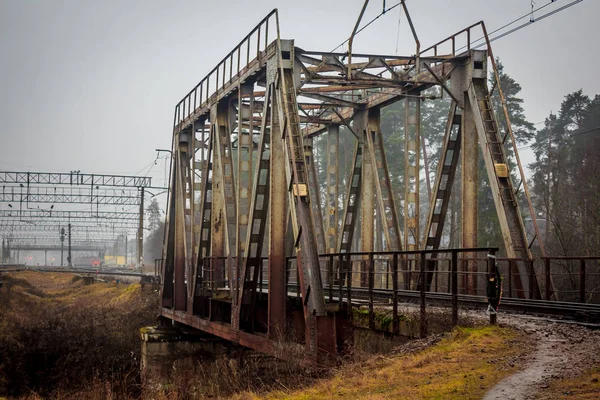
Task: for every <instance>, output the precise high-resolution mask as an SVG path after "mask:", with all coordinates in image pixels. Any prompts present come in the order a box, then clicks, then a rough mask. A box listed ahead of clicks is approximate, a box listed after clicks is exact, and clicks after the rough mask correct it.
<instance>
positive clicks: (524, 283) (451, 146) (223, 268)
mask: <svg viewBox="0 0 600 400" xmlns="http://www.w3.org/2000/svg"><path fill="white" fill-rule="evenodd" d="M402 7H403V8H404V11H405V15H406V16H407V18H408V22H409V24H410V26H411V29H412V32H413V34H414V39H415V43H416V52H415V55H412V56H389V55H381V54H356V53H352V52H351V51H349V52H348V53H335V52H321V51H312V50H306V49H303V48H301V47H297V46H296V43H295V41H294V40H287V39H283V38H281V37H280V36H279V24H278V13H277V10H273V11H272V12H271V13H269V14H268V15H267V16H266V17H265V18H264V19H263V20H262V21H261V22H260V23H259V24H258V25H257V26H256V27H254V29H252V31H251V32H250V33H249V34H248V35H247V36H246V37H245V38H244V39H243V40H242V41H241V42H240V43H239V44H238V45H237V46H236V47H234V49H233V50H232V51H231V52H230V53H228V54H227V55H226V56H225V57H224V58H223V60H222V61H221V62H220V63H219V64H218V65H217V66H215V68H214V69H213V70H212V71H211V72H210V73H209V74H208V75H207V76H206V77H205V78H204V79H202V81H200V83H199V84H198V85H196V86H195V87H194V88H192V90H191V91H190V92H188V93H187V94H186V95H185V96H184V98H183V99H182V100H181V101H180V102H179V103H178V104H177V105H176V107H175V115H174V126H173V154H174V156H173V162H172V165H171V174H170V196H169V200H168V213H167V218H168V219H167V234H166V238H165V244H164V249H163V260H162V266H161V271H162V273H161V275H162V279H161V281H162V282H163V285H162V287H161V295H160V302H161V308H160V309H161V315H162V316H163V318H164V320H165V322H167V323H168V321H170V320H172V321H177V322H180V323H183V324H186V325H189V326H193V327H195V328H198V329H201V330H203V331H206V332H208V333H211V334H213V335H216V336H219V337H221V338H224V339H227V340H230V341H232V342H234V343H238V344H240V345H243V346H247V347H250V348H253V349H257V350H260V351H263V352H266V353H269V354H275V355H279V356H281V352H280V351H279V350H278V349H280V348H281V347H280V344H281V343H282V342H283V343H288V344H290V345H294V344H298V343H299V344H302V345H304V346H305V354H306V357H307V358H308V359H309V360H312V361H316V362H321V361H324V360H327V359H329V358H330V357H331V356H336V355H338V354H339V353H340V352H341V351H343V347H344V345H343V343H344V341H345V340H346V339H347V333H348V329H349V328H348V327H349V322H348V321H349V318H351V315H352V312H351V308H352V305H353V304H355V303H356V301H357V298H356V294H355V292H356V293H359V292H360V293H363V294H362V296H363V297H362V299H363V301H366V304H368V306H369V309H370V314H369V315H370V316H369V318H372V315H373V307H374V304H375V302H376V298H377V296H376V295H375V288H377V290H380V291H381V290H383V291H387V292H386V293H388V294H390V296H391V297H392V298H393V299H394V300H393V302H392V303H393V307H394V321H395V322H394V324H396V322H397V304H398V301H399V300H398V298H399V296H400V295H401V293H404V294H407V293H409V292H410V293H422V294H421V296H422V299H425V298H426V296H425V293H434V292H442V291H445V292H447V293H451V292H453V291H454V292H458V291H462V292H463V294H464V295H472V296H475V295H481V292H482V290H485V282H486V274H487V273H488V272H490V271H491V270H493V269H495V268H501V270H502V271H503V273H504V274H507V275H506V277H508V279H510V286H511V287H510V295H509V296H511V297H514V298H515V299H530V300H534V299H541V298H542V297H543V298H544V299H547V300H558V299H559V297H560V295H561V294H559V293H558V292H556V291H555V290H554V288H553V286H554V285H553V282H554V279H555V278H556V276H555V275H554V271H556V269H557V267H556V265H554V264H552V262H550V261H547V262H546V264H545V263H542V265H541V266H538V265H537V264H536V265H535V267H534V261H533V257H532V253H531V251H530V247H531V245H532V243H530V242H529V241H528V239H527V235H526V231H525V228H524V224H523V214H525V216H529V217H530V218H531V220H532V222H533V226H534V229H535V238H537V239H538V243H539V246H540V248H541V251H542V255H545V253H544V247H543V243H541V240H539V239H540V238H541V236H540V234H539V230H538V227H537V223H536V218H535V212H534V210H533V206H532V204H531V200H530V198H529V192H528V188H527V183H526V180H525V176H524V173H523V169H522V166H521V163H520V160H519V156H518V152H517V149H516V144H515V138H514V133H513V130H512V127H511V124H510V118H509V114H508V111H507V106H506V100H505V97H504V94H503V92H502V88H501V87H500V86H499V85H495V86H494V87H491V88H490V87H488V78H489V77H490V75H491V76H493V77H494V78H495V80H496V82H498V81H499V79H498V78H499V75H498V69H497V66H496V64H495V59H494V54H493V52H492V48H491V46H490V41H489V38H488V36H487V32H486V28H485V24H484V23H483V22H480V23H477V24H474V25H472V26H469V27H467V28H465V29H463V30H461V31H460V32H457V33H455V34H453V35H451V36H449V37H447V38H445V39H444V40H441V41H440V42H438V43H436V44H434V45H432V46H430V47H427V48H422V47H421V46H420V42H419V40H418V38H417V34H416V31H415V29H414V26H413V25H412V21H411V20H410V17H409V14H408V10H407V9H406V4H405V3H402ZM480 36H481V37H483V38H484V42H483V49H482V50H476V49H474V47H473V42H474V38H476V37H480ZM351 42H352V39H350V48H351ZM433 88H435V90H437V91H439V92H442V93H443V95H444V96H447V97H448V98H450V99H451V100H452V101H451V104H450V107H449V109H447V110H446V111H447V113H448V117H447V124H446V128H445V134H444V138H443V143H441V147H442V151H441V158H440V159H439V160H438V168H437V171H436V174H435V182H434V184H433V188H432V191H431V197H430V198H431V201H430V203H429V208H428V210H429V211H428V213H427V215H425V216H424V217H425V221H426V222H425V223H424V224H423V225H422V224H421V215H420V210H421V205H420V176H421V172H420V171H421V153H422V152H421V146H422V138H421V135H420V114H421V103H422V102H423V101H424V100H425V99H426V98H427V97H428V96H429V94H428V93H430V90H432V89H433ZM493 92H497V94H498V95H499V98H500V99H501V103H502V117H503V119H504V120H505V121H506V124H505V125H504V126H500V125H499V123H498V117H499V116H497V115H495V112H494V108H493V107H492V103H491V95H492V93H493ZM396 102H403V104H404V115H403V118H404V119H403V133H404V152H405V155H404V158H405V161H404V180H403V182H404V187H403V191H404V198H403V201H402V202H401V203H400V204H397V203H396V200H395V198H394V195H393V194H394V188H393V187H392V182H391V177H390V173H389V167H388V160H387V158H386V148H385V141H384V138H385V136H386V135H387V134H388V132H385V131H383V130H382V127H381V110H382V109H383V108H384V107H386V106H388V105H390V104H393V103H396ZM342 133H345V135H342ZM317 137H321V138H322V139H320V140H325V141H326V151H325V152H324V154H323V152H321V154H316V153H315V152H314V151H313V139H314V138H317ZM342 141H351V142H352V143H353V146H354V155H353V157H352V162H351V165H350V171H349V173H348V175H347V176H346V177H344V176H342V174H341V172H340V171H341V169H342V168H341V167H342V166H341V165H340V154H339V153H340V152H339V148H340V143H341V142H342ZM234 144H235V145H234ZM509 147H512V149H513V150H514V154H515V161H516V165H517V168H516V171H511V168H510V165H509V163H508V159H507V148H509ZM317 157H318V158H317ZM479 158H482V159H483V160H484V162H485V169H484V171H479V168H478V161H479ZM317 162H318V163H319V164H321V165H325V166H326V168H325V169H326V182H324V183H325V185H324V186H325V190H323V191H322V190H320V182H319V181H318V176H317V173H316V168H315V164H316V163H317ZM459 165H460V166H461V167H460V171H461V174H460V177H457V173H456V172H457V170H458V166H459ZM479 173H484V174H486V175H487V177H488V179H489V182H490V189H491V192H492V197H493V200H494V204H495V207H496V211H497V215H498V220H499V224H500V228H501V231H502V237H503V239H504V243H503V245H504V246H503V247H504V251H505V255H506V259H505V260H504V261H503V262H502V263H503V265H502V266H500V265H499V266H495V265H492V266H491V267H488V266H489V265H490V264H489V263H488V261H485V262H484V264H483V265H482V264H481V262H480V260H479V258H482V257H483V258H484V259H485V258H486V256H485V254H483V255H482V254H481V249H478V248H477V247H478V243H477V223H478V215H477V196H478V189H479V188H478V186H477V185H478V178H477V177H478V174H479ZM515 177H516V178H515ZM455 181H456V182H455ZM342 185H344V186H343V187H342ZM453 190H459V193H460V196H461V201H462V220H461V223H460V229H461V231H460V237H461V242H462V247H463V249H461V250H460V251H459V250H454V251H444V250H441V249H440V246H441V245H442V238H443V231H444V226H445V223H446V214H447V211H448V206H449V202H450V196H451V193H452V191H453ZM321 197H322V198H321ZM520 199H522V200H523V203H524V204H526V208H525V209H524V210H521V209H520V208H519V200H520ZM400 217H402V218H400ZM376 219H379V221H380V222H381V224H380V226H381V228H380V229H381V231H382V232H381V234H382V235H383V239H384V240H383V242H384V252H374V250H375V246H374V237H375V234H374V231H375V220H376ZM401 222H402V224H401ZM458 257H460V259H461V261H460V262H458V261H457V260H458ZM290 260H292V262H291V261H290ZM378 260H379V261H378ZM594 262H596V261H594ZM449 263H450V264H451V266H450V267H449V266H448V264H449ZM537 263H538V264H539V262H537ZM382 265H386V267H385V268H384V267H382ZM382 268H383V269H382ZM489 268H491V270H490V269H489ZM453 270H454V271H455V272H454V273H453V274H451V273H450V272H448V271H453ZM584 270H585V268H584ZM443 273H446V276H445V277H441V276H442V274H443ZM459 273H460V278H459V277H458V276H459ZM448 276H454V278H451V279H450V280H449V278H448ZM584 276H585V273H584ZM382 279H383V281H382ZM440 279H441V280H443V281H444V282H445V284H444V287H443V288H442V287H441V286H440V283H439V282H440ZM556 279H558V278H556ZM383 282H385V283H383ZM290 285H291V286H293V287H294V288H295V289H294V290H293V291H292V292H290ZM382 285H384V286H382ZM577 290H581V288H580V289H577ZM401 291H403V292H401ZM365 293H366V295H365ZM588 294H589V293H587V292H586V289H585V285H584V289H583V296H584V297H585V296H587V295H588ZM423 301H424V300H423ZM539 301H541V300H539ZM394 326H396V325H394Z"/></svg>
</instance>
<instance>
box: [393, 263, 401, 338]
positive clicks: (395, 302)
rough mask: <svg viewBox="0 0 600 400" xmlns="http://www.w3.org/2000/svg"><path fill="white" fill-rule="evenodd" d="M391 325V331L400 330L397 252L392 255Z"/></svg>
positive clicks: (396, 331)
mask: <svg viewBox="0 0 600 400" xmlns="http://www.w3.org/2000/svg"><path fill="white" fill-rule="evenodd" d="M392 291H393V292H392V325H393V332H394V333H395V334H397V333H398V332H399V331H400V326H399V323H398V322H399V321H398V253H394V255H393V256H392Z"/></svg>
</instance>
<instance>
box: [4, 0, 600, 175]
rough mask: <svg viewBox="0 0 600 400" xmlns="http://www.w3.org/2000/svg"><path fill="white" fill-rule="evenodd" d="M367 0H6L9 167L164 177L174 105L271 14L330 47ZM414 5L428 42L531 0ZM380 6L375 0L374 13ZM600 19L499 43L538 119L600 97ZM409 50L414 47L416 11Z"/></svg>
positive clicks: (405, 37) (511, 12)
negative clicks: (574, 98)
mask: <svg viewBox="0 0 600 400" xmlns="http://www.w3.org/2000/svg"><path fill="white" fill-rule="evenodd" d="M396 2H397V0H388V1H387V5H388V6H389V5H392V4H395V3H396ZM548 2H549V0H537V1H536V5H537V6H541V5H543V4H545V3H548ZM569 2H570V0H557V1H556V5H553V6H552V7H554V8H556V7H559V6H562V5H565V4H567V3H569ZM362 3H363V0H319V1H315V0H303V1H289V0H286V1H283V0H280V1H267V0H254V1H240V0H236V1H226V0H219V1H214V0H204V1H201V0H194V1H177V2H172V1H158V0H118V1H117V0H107V1H99V0H97V1H90V0H55V1H50V0H46V1H42V0H39V1H33V0H0V57H1V63H0V139H1V140H0V169H2V170H31V171H61V172H65V171H67V172H68V171H70V170H81V171H82V172H90V173H114V174H135V173H140V172H146V171H149V174H150V175H151V176H153V184H154V185H155V186H160V185H163V183H164V182H163V179H164V162H163V161H159V163H158V164H157V165H156V166H152V160H153V159H154V158H155V156H156V153H155V152H154V149H155V148H159V147H160V148H170V143H171V131H172V129H171V125H172V121H173V108H174V106H175V104H176V102H177V101H178V100H179V99H180V98H181V97H182V96H183V95H184V94H185V93H186V92H187V91H189V89H191V88H192V87H193V86H194V85H195V84H196V83H197V82H198V81H200V79H201V78H202V77H203V76H204V75H205V74H206V73H207V72H208V71H210V70H211V69H212V68H213V66H214V65H215V64H216V63H217V62H218V61H219V60H220V59H221V58H222V57H223V56H224V55H225V54H226V53H228V52H229V50H231V48H232V47H233V46H234V45H235V44H236V43H237V42H238V41H239V40H240V39H241V38H243V37H244V36H245V35H246V33H247V32H248V31H249V30H250V29H251V28H252V27H253V26H254V25H255V24H256V23H257V22H258V21H259V20H260V19H261V18H262V17H263V16H264V15H266V14H267V13H268V12H269V11H270V10H271V9H273V8H275V7H278V8H279V15H280V24H281V34H282V37H283V38H293V39H295V40H296V45H297V46H300V47H302V48H305V49H312V50H324V51H328V50H331V49H332V48H333V47H335V46H336V45H338V44H339V43H340V42H341V41H342V40H344V39H345V38H347V37H348V35H349V33H350V31H351V30H352V27H353V25H354V22H355V20H356V17H357V15H358V13H359V10H360V8H361V6H362ZM407 4H408V6H409V9H410V11H411V15H412V17H413V20H414V22H415V25H416V28H417V31H418V34H419V36H420V39H421V43H422V44H423V45H428V44H432V43H434V42H437V41H438V40H440V39H443V38H445V37H446V36H448V35H449V34H451V33H453V32H455V31H458V30H460V29H462V28H463V27H465V26H467V25H470V24H472V23H474V22H477V21H479V20H484V21H485V22H486V25H487V27H488V30H489V31H491V30H493V29H495V28H497V27H499V26H501V25H503V24H505V23H507V22H509V21H511V20H513V19H514V18H516V17H518V16H521V15H522V14H525V13H526V12H528V10H529V9H530V0H453V1H442V0H409V1H408V2H407ZM381 6H382V1H381V0H372V1H371V5H370V6H369V9H368V11H367V14H366V16H365V20H369V19H370V18H372V17H373V16H375V15H377V14H378V13H379V12H380V10H381ZM398 11H399V8H396V9H395V10H393V11H391V12H389V13H388V14H386V15H385V16H383V17H381V18H380V19H379V20H378V21H377V22H376V23H374V24H373V25H372V26H371V27H369V28H367V29H366V30H365V31H364V32H363V33H361V34H360V36H359V37H358V38H357V39H356V41H355V45H354V51H355V52H363V53H384V54H394V53H395V52H396V37H397V29H398V15H399V13H398ZM599 15H600V1H598V0H584V1H583V2H582V3H580V4H578V5H575V6H573V7H571V8H569V9H567V10H565V11H563V12H560V13H558V14H556V15H554V16H552V17H550V18H548V19H545V20H543V21H540V22H537V23H534V24H533V25H531V26H529V27H527V28H525V29H523V30H521V31H519V32H517V33H514V34H512V35H510V36H508V37H506V38H504V39H501V40H499V41H497V42H495V43H494V45H493V47H494V51H495V54H496V56H498V57H500V58H501V59H502V62H503V63H504V65H505V69H506V72H507V73H508V74H510V75H511V76H512V77H513V78H515V79H516V80H517V82H519V83H520V84H521V85H522V87H523V92H522V95H523V98H524V99H525V104H524V107H525V110H526V113H527V117H528V118H529V120H530V121H532V122H534V123H535V122H539V121H543V119H544V118H545V117H546V115H547V114H548V113H549V112H550V111H551V110H556V109H557V108H558V107H559V105H560V102H561V101H562V98H563V96H564V95H565V94H567V93H570V92H572V91H575V90H578V89H580V88H583V90H584V92H585V93H587V94H589V95H593V94H595V93H600V80H598V79H597V68H598V67H597V66H598V64H597V61H598V52H597V43H596V40H597V39H598V38H599V37H600V24H598V22H597V18H598V16H599ZM399 47H400V51H399V52H400V54H413V53H414V47H413V42H412V37H411V36H410V34H409V32H408V30H407V24H406V21H405V20H402V22H401V35H400V46H399ZM147 166H148V168H145V169H144V167H147Z"/></svg>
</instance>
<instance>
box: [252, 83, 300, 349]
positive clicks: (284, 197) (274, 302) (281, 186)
mask: <svg viewBox="0 0 600 400" xmlns="http://www.w3.org/2000/svg"><path fill="white" fill-rule="evenodd" d="M271 98H272V103H271V135H270V143H269V151H270V156H271V158H270V172H269V173H270V181H269V184H270V188H269V191H270V195H269V212H270V215H271V217H270V219H269V272H268V273H269V298H268V302H269V303H268V314H269V337H270V338H276V337H277V335H281V334H283V329H284V327H285V317H286V309H285V304H286V294H287V290H286V285H285V275H286V254H285V247H286V246H285V239H286V228H287V221H288V218H287V216H288V212H287V202H288V199H289V196H288V192H287V179H286V172H285V171H286V159H285V152H284V142H283V140H282V138H281V134H282V129H284V127H283V126H281V124H280V119H281V115H279V113H280V104H278V98H277V96H276V95H275V94H273V95H272V96H271ZM266 117H267V116H266V115H263V118H266ZM258 179H261V177H260V176H258ZM249 229H252V228H251V227H250V228H249ZM299 264H300V260H298V259H297V260H296V266H297V268H296V269H297V271H298V270H299V269H300V265H299ZM298 293H300V290H298Z"/></svg>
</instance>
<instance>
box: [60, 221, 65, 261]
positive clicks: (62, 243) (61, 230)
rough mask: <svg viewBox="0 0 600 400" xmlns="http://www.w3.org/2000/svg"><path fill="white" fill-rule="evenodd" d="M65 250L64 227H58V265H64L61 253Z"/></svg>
mask: <svg viewBox="0 0 600 400" xmlns="http://www.w3.org/2000/svg"><path fill="white" fill-rule="evenodd" d="M64 252H65V228H60V266H61V267H62V266H64V262H63V255H64Z"/></svg>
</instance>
